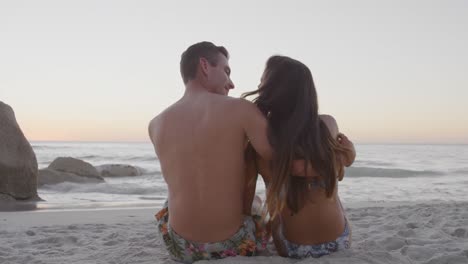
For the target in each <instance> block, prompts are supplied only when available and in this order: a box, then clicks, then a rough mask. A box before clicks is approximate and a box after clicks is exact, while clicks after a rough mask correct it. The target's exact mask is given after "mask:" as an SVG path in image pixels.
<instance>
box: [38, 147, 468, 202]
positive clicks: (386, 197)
mask: <svg viewBox="0 0 468 264" xmlns="http://www.w3.org/2000/svg"><path fill="white" fill-rule="evenodd" d="M31 145H32V147H33V149H34V152H35V153H36V157H37V160H38V165H39V168H40V169H42V168H46V167H47V166H48V165H49V164H50V163H51V162H52V161H53V160H54V159H55V158H57V157H74V158H77V159H81V160H84V161H87V162H89V163H91V164H93V165H95V166H97V165H102V164H129V165H133V166H138V167H140V168H143V169H144V171H145V173H144V175H143V176H136V177H119V178H105V182H104V183H92V184H78V183H68V182H66V183H61V184H56V185H45V186H43V187H40V188H39V189H38V193H39V196H40V197H41V198H42V199H44V200H45V201H43V202H39V203H38V205H37V208H38V209H46V210H55V209H61V210H76V209H90V208H96V209H106V208H116V207H117V208H119V207H132V208H134V207H159V206H161V205H162V203H163V202H164V200H165V199H166V196H167V188H166V184H165V182H164V179H163V177H162V174H161V167H160V164H159V162H158V159H157V157H156V154H155V153H154V150H153V146H152V145H151V144H150V143H108V142H105V143H104V142H102V143H97V142H32V143H31ZM355 147H356V152H357V158H356V161H355V163H354V164H353V165H352V166H351V167H350V168H347V169H346V172H345V177H344V179H343V181H341V182H339V195H340V198H341V200H342V202H343V204H344V205H345V206H353V205H355V206H359V205H360V204H368V203H375V204H380V203H382V204H383V203H399V204H405V203H413V202H427V203H431V202H439V201H444V202H457V201H468V196H467V195H465V190H466V189H468V145H365V144H357V145H356V146H355ZM257 193H258V194H259V195H260V196H264V195H265V186H264V184H263V182H262V180H261V179H260V178H259V182H258V184H257Z"/></svg>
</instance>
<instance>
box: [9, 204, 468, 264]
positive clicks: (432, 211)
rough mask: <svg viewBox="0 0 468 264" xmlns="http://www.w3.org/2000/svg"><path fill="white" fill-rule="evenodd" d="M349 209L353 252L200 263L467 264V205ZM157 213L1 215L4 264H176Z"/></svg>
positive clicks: (115, 211) (373, 206)
mask: <svg viewBox="0 0 468 264" xmlns="http://www.w3.org/2000/svg"><path fill="white" fill-rule="evenodd" d="M345 207H346V211H347V214H348V218H349V220H350V222H351V227H352V229H353V243H352V249H350V250H348V251H344V252H339V253H335V254H333V255H330V256H325V257H322V258H320V259H304V260H292V259H286V258H281V257H278V256H275V255H272V256H259V257H250V258H248V257H235V258H227V259H224V260H218V261H210V262H207V261H201V262H198V263H464V264H466V263H468V203H432V204H412V205H397V204H361V205H352V206H346V205H345ZM156 210H157V208H138V209H111V210H103V209H101V210H83V211H63V210H62V211H58V210H49V211H41V210H36V211H23V212H18V211H17V212H0V263H2V264H7V263H67V264H70V263H175V262H173V261H171V260H170V259H169V257H168V255H167V253H166V251H165V250H164V247H163V246H162V243H161V241H160V239H159V236H158V234H157V232H156V223H155V221H154V220H153V215H154V212H155V211H156ZM271 247H272V246H271Z"/></svg>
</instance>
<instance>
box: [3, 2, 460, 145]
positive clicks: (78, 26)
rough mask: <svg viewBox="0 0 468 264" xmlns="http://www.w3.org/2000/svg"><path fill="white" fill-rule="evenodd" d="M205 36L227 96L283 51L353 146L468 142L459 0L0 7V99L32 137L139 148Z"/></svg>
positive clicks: (254, 80)
mask: <svg viewBox="0 0 468 264" xmlns="http://www.w3.org/2000/svg"><path fill="white" fill-rule="evenodd" d="M203 40H208V41H212V42H214V43H215V44H216V45H223V46H225V47H226V48H227V49H228V51H229V52H230V54H231V60H230V65H231V68H232V79H233V81H234V84H235V85H236V88H235V89H234V90H233V91H232V92H231V94H230V95H231V96H235V97H238V96H239V95H240V94H242V93H243V92H246V91H250V90H253V89H255V88H256V87H257V85H258V83H259V79H260V76H261V74H262V71H263V69H264V64H265V62H266V60H267V59H268V57H269V56H271V55H275V54H281V55H285V56H290V57H292V58H294V59H297V60H300V61H302V62H303V63H305V64H306V65H307V66H308V67H309V68H310V69H311V71H312V74H313V76H314V80H315V84H316V87H317V92H318V95H319V106H320V112H321V113H328V114H331V115H334V116H335V118H336V119H337V121H338V125H339V126H340V130H341V131H342V132H344V133H346V134H347V135H348V136H349V137H350V138H351V139H352V140H354V141H355V142H357V143H468V106H467V103H466V101H468V74H467V73H468V48H467V47H468V1H461V0H460V1H451V0H446V1H443V0H440V1H429V0H421V1H400V0H398V1H373V0H368V1H362V0H357V1H272V0H269V1H219V0H218V1H155V0H151V1H130V0H128V1H115V0H109V1H97V0H96V1H94V0H93V1H87V0H80V1H63V0H56V1H19V0H11V1H7V0H0V101H3V102H5V103H7V104H9V105H10V106H12V107H13V108H14V110H15V113H16V117H17V120H18V123H19V124H20V126H21V127H22V129H23V132H24V133H25V135H26V136H27V138H28V139H30V140H80V141H82V140H83V141H146V140H148V139H147V125H148V122H149V120H150V119H151V118H152V117H153V116H155V115H156V114H158V113H159V112H160V111H162V110H163V109H164V108H165V107H167V106H169V105H170V104H171V103H173V102H174V101H176V100H177V99H178V98H179V97H180V96H181V95H182V93H183V92H184V86H183V82H182V80H181V78H180V73H179V61H180V54H181V53H182V52H183V51H184V50H185V49H186V48H187V47H188V46H189V45H191V44H193V43H196V42H199V41H203Z"/></svg>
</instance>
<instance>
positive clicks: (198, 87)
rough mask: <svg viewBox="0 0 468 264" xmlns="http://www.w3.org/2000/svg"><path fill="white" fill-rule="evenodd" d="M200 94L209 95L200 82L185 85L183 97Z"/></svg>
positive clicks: (190, 82)
mask: <svg viewBox="0 0 468 264" xmlns="http://www.w3.org/2000/svg"><path fill="white" fill-rule="evenodd" d="M202 93H209V91H208V89H206V88H205V87H204V86H203V85H202V84H201V83H200V82H197V81H189V82H188V83H187V84H186V85H185V93H184V96H187V95H191V94H202Z"/></svg>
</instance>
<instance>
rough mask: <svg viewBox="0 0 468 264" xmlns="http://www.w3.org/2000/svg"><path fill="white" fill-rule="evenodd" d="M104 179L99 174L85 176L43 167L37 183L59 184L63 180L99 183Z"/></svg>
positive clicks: (41, 184)
mask: <svg viewBox="0 0 468 264" xmlns="http://www.w3.org/2000/svg"><path fill="white" fill-rule="evenodd" d="M103 181H104V179H103V178H101V177H99V176H94V177H85V176H80V175H76V174H73V173H70V172H63V171H56V170H52V169H41V170H39V177H38V181H37V184H38V185H39V186H43V185H46V184H49V185H50V184H58V183H62V182H74V183H98V182H103Z"/></svg>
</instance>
